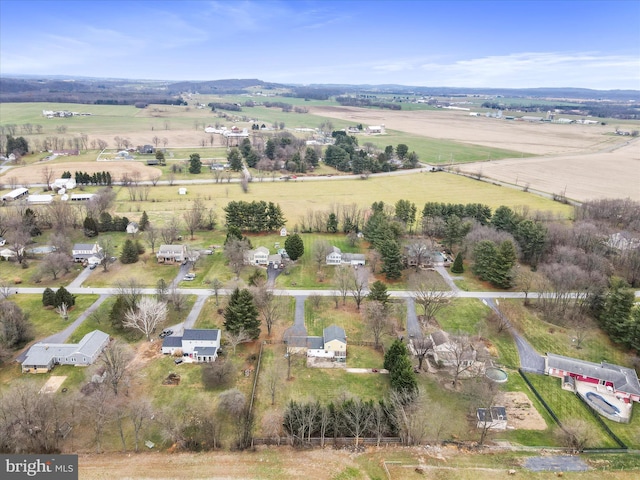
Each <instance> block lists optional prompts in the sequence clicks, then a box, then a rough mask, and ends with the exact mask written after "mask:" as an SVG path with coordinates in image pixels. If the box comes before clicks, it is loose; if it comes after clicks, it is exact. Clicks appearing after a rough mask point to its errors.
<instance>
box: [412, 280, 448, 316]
mask: <svg viewBox="0 0 640 480" xmlns="http://www.w3.org/2000/svg"><path fill="white" fill-rule="evenodd" d="M410 283H411V289H412V291H413V300H414V302H415V303H416V304H417V305H420V306H421V307H422V309H423V312H424V316H425V321H429V320H430V319H433V318H435V316H436V314H437V313H438V312H439V311H440V310H442V309H443V308H445V307H446V306H448V305H449V304H450V303H451V300H452V299H453V298H454V297H455V293H453V292H450V291H443V290H439V288H440V285H439V284H438V283H437V282H436V281H435V280H433V279H432V278H430V277H429V276H427V275H424V274H416V275H414V276H413V277H412V279H411V281H410Z"/></svg>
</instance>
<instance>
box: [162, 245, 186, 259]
mask: <svg viewBox="0 0 640 480" xmlns="http://www.w3.org/2000/svg"><path fill="white" fill-rule="evenodd" d="M156 258H157V259H158V263H170V262H175V263H182V262H184V261H185V260H187V247H186V245H160V248H159V249H158V253H156Z"/></svg>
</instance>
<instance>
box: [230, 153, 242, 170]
mask: <svg viewBox="0 0 640 480" xmlns="http://www.w3.org/2000/svg"><path fill="white" fill-rule="evenodd" d="M227 161H228V162H229V168H230V169H231V170H233V171H234V172H239V171H240V170H242V155H241V154H240V150H238V149H237V148H236V147H234V148H232V149H231V150H230V151H229V153H228V154H227Z"/></svg>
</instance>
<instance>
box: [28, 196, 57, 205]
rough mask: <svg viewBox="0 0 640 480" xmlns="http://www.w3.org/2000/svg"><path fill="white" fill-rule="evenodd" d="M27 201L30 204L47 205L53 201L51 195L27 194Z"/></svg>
mask: <svg viewBox="0 0 640 480" xmlns="http://www.w3.org/2000/svg"><path fill="white" fill-rule="evenodd" d="M27 202H29V204H30V205H48V204H49V203H51V202H53V195H50V194H46V195H29V196H28V197H27Z"/></svg>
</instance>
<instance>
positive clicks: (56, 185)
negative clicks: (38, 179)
mask: <svg viewBox="0 0 640 480" xmlns="http://www.w3.org/2000/svg"><path fill="white" fill-rule="evenodd" d="M52 188H53V189H54V190H59V189H61V188H64V189H66V190H71V189H73V188H76V181H75V179H73V178H56V179H55V180H54V181H53V185H52Z"/></svg>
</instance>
